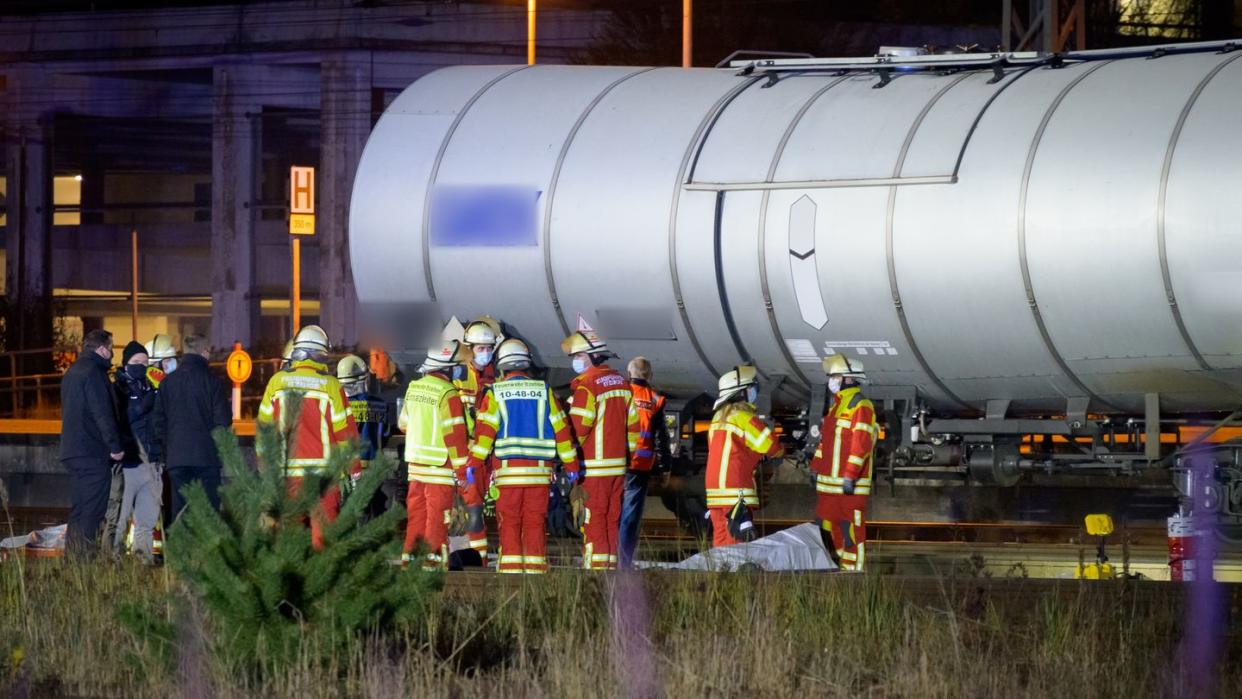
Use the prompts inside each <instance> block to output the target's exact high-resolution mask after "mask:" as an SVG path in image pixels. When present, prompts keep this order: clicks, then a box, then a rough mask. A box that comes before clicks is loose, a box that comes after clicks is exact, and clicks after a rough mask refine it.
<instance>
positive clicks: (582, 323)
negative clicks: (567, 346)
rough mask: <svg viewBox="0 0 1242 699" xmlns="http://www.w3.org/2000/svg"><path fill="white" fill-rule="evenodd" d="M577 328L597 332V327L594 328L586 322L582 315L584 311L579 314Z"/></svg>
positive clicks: (582, 330)
mask: <svg viewBox="0 0 1242 699" xmlns="http://www.w3.org/2000/svg"><path fill="white" fill-rule="evenodd" d="M577 330H579V331H581V332H592V333H593V332H595V328H592V327H591V325H590V324H589V323H587V322H586V318H583V317H582V313H579V314H578V327H577Z"/></svg>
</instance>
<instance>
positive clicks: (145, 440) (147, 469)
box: [107, 340, 164, 563]
mask: <svg viewBox="0 0 1242 699" xmlns="http://www.w3.org/2000/svg"><path fill="white" fill-rule="evenodd" d="M113 385H114V386H115V387H116V400H117V411H118V413H119V417H120V423H121V424H120V427H121V443H122V444H123V445H124V448H125V456H124V457H122V459H121V465H122V466H124V478H125V490H124V496H123V497H122V498H121V510H120V516H119V518H118V526H117V528H116V533H115V538H114V539H113V541H111V542H107V543H110V544H112V547H113V549H114V550H115V551H117V552H118V553H121V552H124V550H125V539H126V533H127V530H128V529H129V526H128V525H129V523H130V519H131V517H132V519H133V554H134V556H136V557H137V558H139V559H140V560H142V561H144V562H147V563H150V562H152V561H154V559H155V553H156V551H155V545H154V532H155V526H156V524H157V523H158V522H159V517H160V504H161V502H160V501H161V500H162V499H163V490H164V485H163V480H162V478H161V469H162V466H161V464H162V463H163V461H164V459H163V458H162V457H161V455H160V445H159V444H158V443H156V441H155V437H154V435H153V434H152V430H151V413H152V412H154V411H155V398H156V396H157V389H156V388H155V386H154V385H152V383H151V380H150V379H149V378H148V377H147V350H146V348H145V347H143V346H142V344H141V343H139V342H137V341H136V340H135V341H133V342H130V343H129V344H128V345H126V346H125V350H124V352H122V353H121V368H120V369H118V370H117V372H116V382H115V383H114V384H113Z"/></svg>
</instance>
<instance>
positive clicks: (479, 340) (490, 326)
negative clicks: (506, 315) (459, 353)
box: [464, 316, 504, 345]
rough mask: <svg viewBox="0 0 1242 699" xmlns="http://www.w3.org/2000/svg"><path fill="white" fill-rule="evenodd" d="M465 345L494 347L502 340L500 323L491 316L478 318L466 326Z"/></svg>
mask: <svg viewBox="0 0 1242 699" xmlns="http://www.w3.org/2000/svg"><path fill="white" fill-rule="evenodd" d="M464 338H465V342H466V344H467V345H494V344H496V343H497V342H500V341H501V340H503V339H504V338H503V336H502V335H501V333H500V323H498V322H496V319H495V318H492V317H491V316H479V317H478V318H475V319H474V320H472V321H470V324H469V325H467V326H466V332H465V335H464Z"/></svg>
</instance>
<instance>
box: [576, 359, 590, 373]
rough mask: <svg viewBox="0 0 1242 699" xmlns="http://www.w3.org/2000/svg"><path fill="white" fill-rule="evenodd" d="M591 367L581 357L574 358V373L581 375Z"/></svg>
mask: <svg viewBox="0 0 1242 699" xmlns="http://www.w3.org/2000/svg"><path fill="white" fill-rule="evenodd" d="M590 366H591V363H590V362H588V361H587V360H585V359H583V358H581V357H574V371H575V372H577V373H579V374H581V373H582V372H584V371H586V370H587V369H588V368H589V367H590Z"/></svg>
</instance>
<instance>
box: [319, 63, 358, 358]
mask: <svg viewBox="0 0 1242 699" xmlns="http://www.w3.org/2000/svg"><path fill="white" fill-rule="evenodd" d="M319 92H320V130H321V134H320V155H319V164H320V173H319V177H318V178H317V179H318V180H319V182H318V184H319V204H318V209H317V210H318V212H319V217H318V221H317V222H316V233H315V235H316V236H317V237H318V238H319V320H320V323H321V324H322V325H323V328H324V330H326V331H327V333H328V337H330V338H331V339H332V342H333V344H335V345H337V346H340V347H351V346H354V345H356V344H357V343H358V294H357V292H356V291H355V290H354V278H353V274H352V270H351V269H350V261H349V235H348V226H349V199H350V195H351V193H352V192H353V188H354V173H355V172H356V171H357V169H358V160H359V159H360V158H361V157H362V147H363V146H364V145H365V144H366V140H367V136H368V135H369V134H370V133H371V57H370V54H369V53H366V52H360V51H355V52H345V51H341V52H334V53H330V54H328V55H327V56H325V58H324V60H323V62H322V64H321V67H320V80H319Z"/></svg>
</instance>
